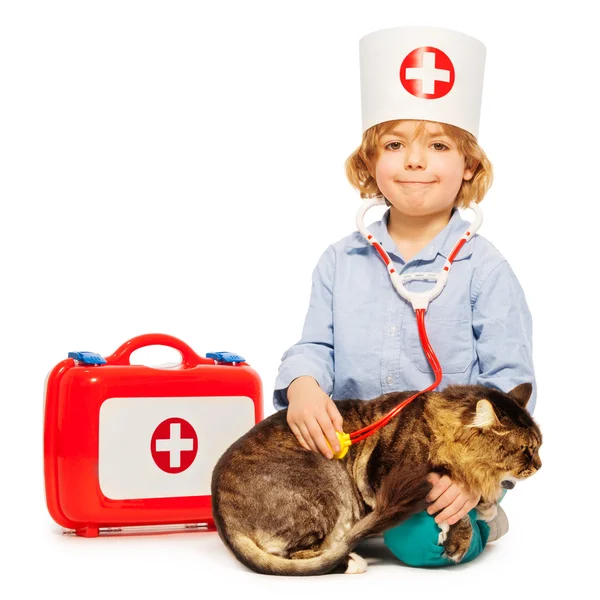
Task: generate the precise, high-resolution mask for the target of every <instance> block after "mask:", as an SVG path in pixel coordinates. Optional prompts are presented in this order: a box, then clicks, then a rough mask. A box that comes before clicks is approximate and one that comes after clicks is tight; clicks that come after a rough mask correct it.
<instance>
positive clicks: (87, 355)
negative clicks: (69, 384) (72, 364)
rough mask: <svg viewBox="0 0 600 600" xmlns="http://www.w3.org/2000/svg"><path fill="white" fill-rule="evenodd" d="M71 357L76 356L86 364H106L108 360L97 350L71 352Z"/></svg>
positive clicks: (76, 358) (75, 357)
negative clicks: (96, 351) (97, 352)
mask: <svg viewBox="0 0 600 600" xmlns="http://www.w3.org/2000/svg"><path fill="white" fill-rule="evenodd" d="M69 358H74V359H75V360H78V361H79V362H82V363H84V364H86V365H105V364H106V360H105V359H104V358H103V357H102V356H100V355H99V354H96V353H95V352H69Z"/></svg>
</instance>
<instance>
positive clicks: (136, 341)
mask: <svg viewBox="0 0 600 600" xmlns="http://www.w3.org/2000/svg"><path fill="white" fill-rule="evenodd" d="M144 346H169V347H170V348H174V349H175V350H179V352H180V353H181V357H182V359H183V361H182V364H183V366H184V367H186V368H192V367H197V366H198V365H214V364H215V363H214V361H213V360H212V359H211V358H204V357H203V356H199V355H198V354H196V353H195V352H194V351H193V350H192V349H191V348H190V347H189V346H188V345H187V344H186V343H185V342H182V341H181V340H180V339H178V338H176V337H173V336H172V335H166V334H164V333H147V334H144V335H138V336H137V337H134V338H131V339H130V340H129V341H127V342H125V343H124V344H122V345H121V346H119V347H118V348H117V350H116V351H115V353H114V354H111V355H110V356H107V357H106V362H107V363H108V364H109V365H129V364H131V363H130V362H129V358H130V357H131V354H132V353H133V352H135V351H136V350H139V349H140V348H143V347H144Z"/></svg>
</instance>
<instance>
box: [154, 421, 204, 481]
mask: <svg viewBox="0 0 600 600" xmlns="http://www.w3.org/2000/svg"><path fill="white" fill-rule="evenodd" d="M150 451H151V452H152V458H153V459H154V462H155V463H156V466H157V467H158V468H159V469H162V470H163V471H165V472H166V473H181V472H182V471H185V470H186V469H187V468H188V467H189V466H190V465H191V464H192V463H193V462H194V459H195V458H196V453H197V452H198V436H197V435H196V432H195V431H194V428H193V427H192V426H191V425H190V424H189V423H188V422H187V421H186V420H185V419H180V418H179V417H173V418H171V419H167V420H166V421H163V422H162V423H161V424H160V425H159V426H158V427H157V428H156V429H155V430H154V433H153V434H152V441H151V442H150Z"/></svg>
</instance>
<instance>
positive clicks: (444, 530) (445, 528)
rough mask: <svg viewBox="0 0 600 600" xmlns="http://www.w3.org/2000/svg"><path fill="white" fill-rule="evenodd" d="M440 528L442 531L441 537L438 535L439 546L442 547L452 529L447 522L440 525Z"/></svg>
mask: <svg viewBox="0 0 600 600" xmlns="http://www.w3.org/2000/svg"><path fill="white" fill-rule="evenodd" d="M438 527H439V528H440V529H441V531H440V535H438V542H437V543H438V546H441V545H442V544H443V543H444V542H445V541H446V538H447V537H448V531H449V529H450V525H448V523H447V522H446V521H444V522H443V523H440V524H439V525H438Z"/></svg>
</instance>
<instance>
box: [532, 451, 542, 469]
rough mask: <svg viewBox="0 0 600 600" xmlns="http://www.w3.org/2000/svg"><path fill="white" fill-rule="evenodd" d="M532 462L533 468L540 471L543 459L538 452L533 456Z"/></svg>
mask: <svg viewBox="0 0 600 600" xmlns="http://www.w3.org/2000/svg"><path fill="white" fill-rule="evenodd" d="M532 464H533V468H534V469H536V470H537V471H539V470H540V469H541V468H542V460H541V459H540V457H539V455H538V454H536V455H535V456H534V457H533V461H532Z"/></svg>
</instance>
